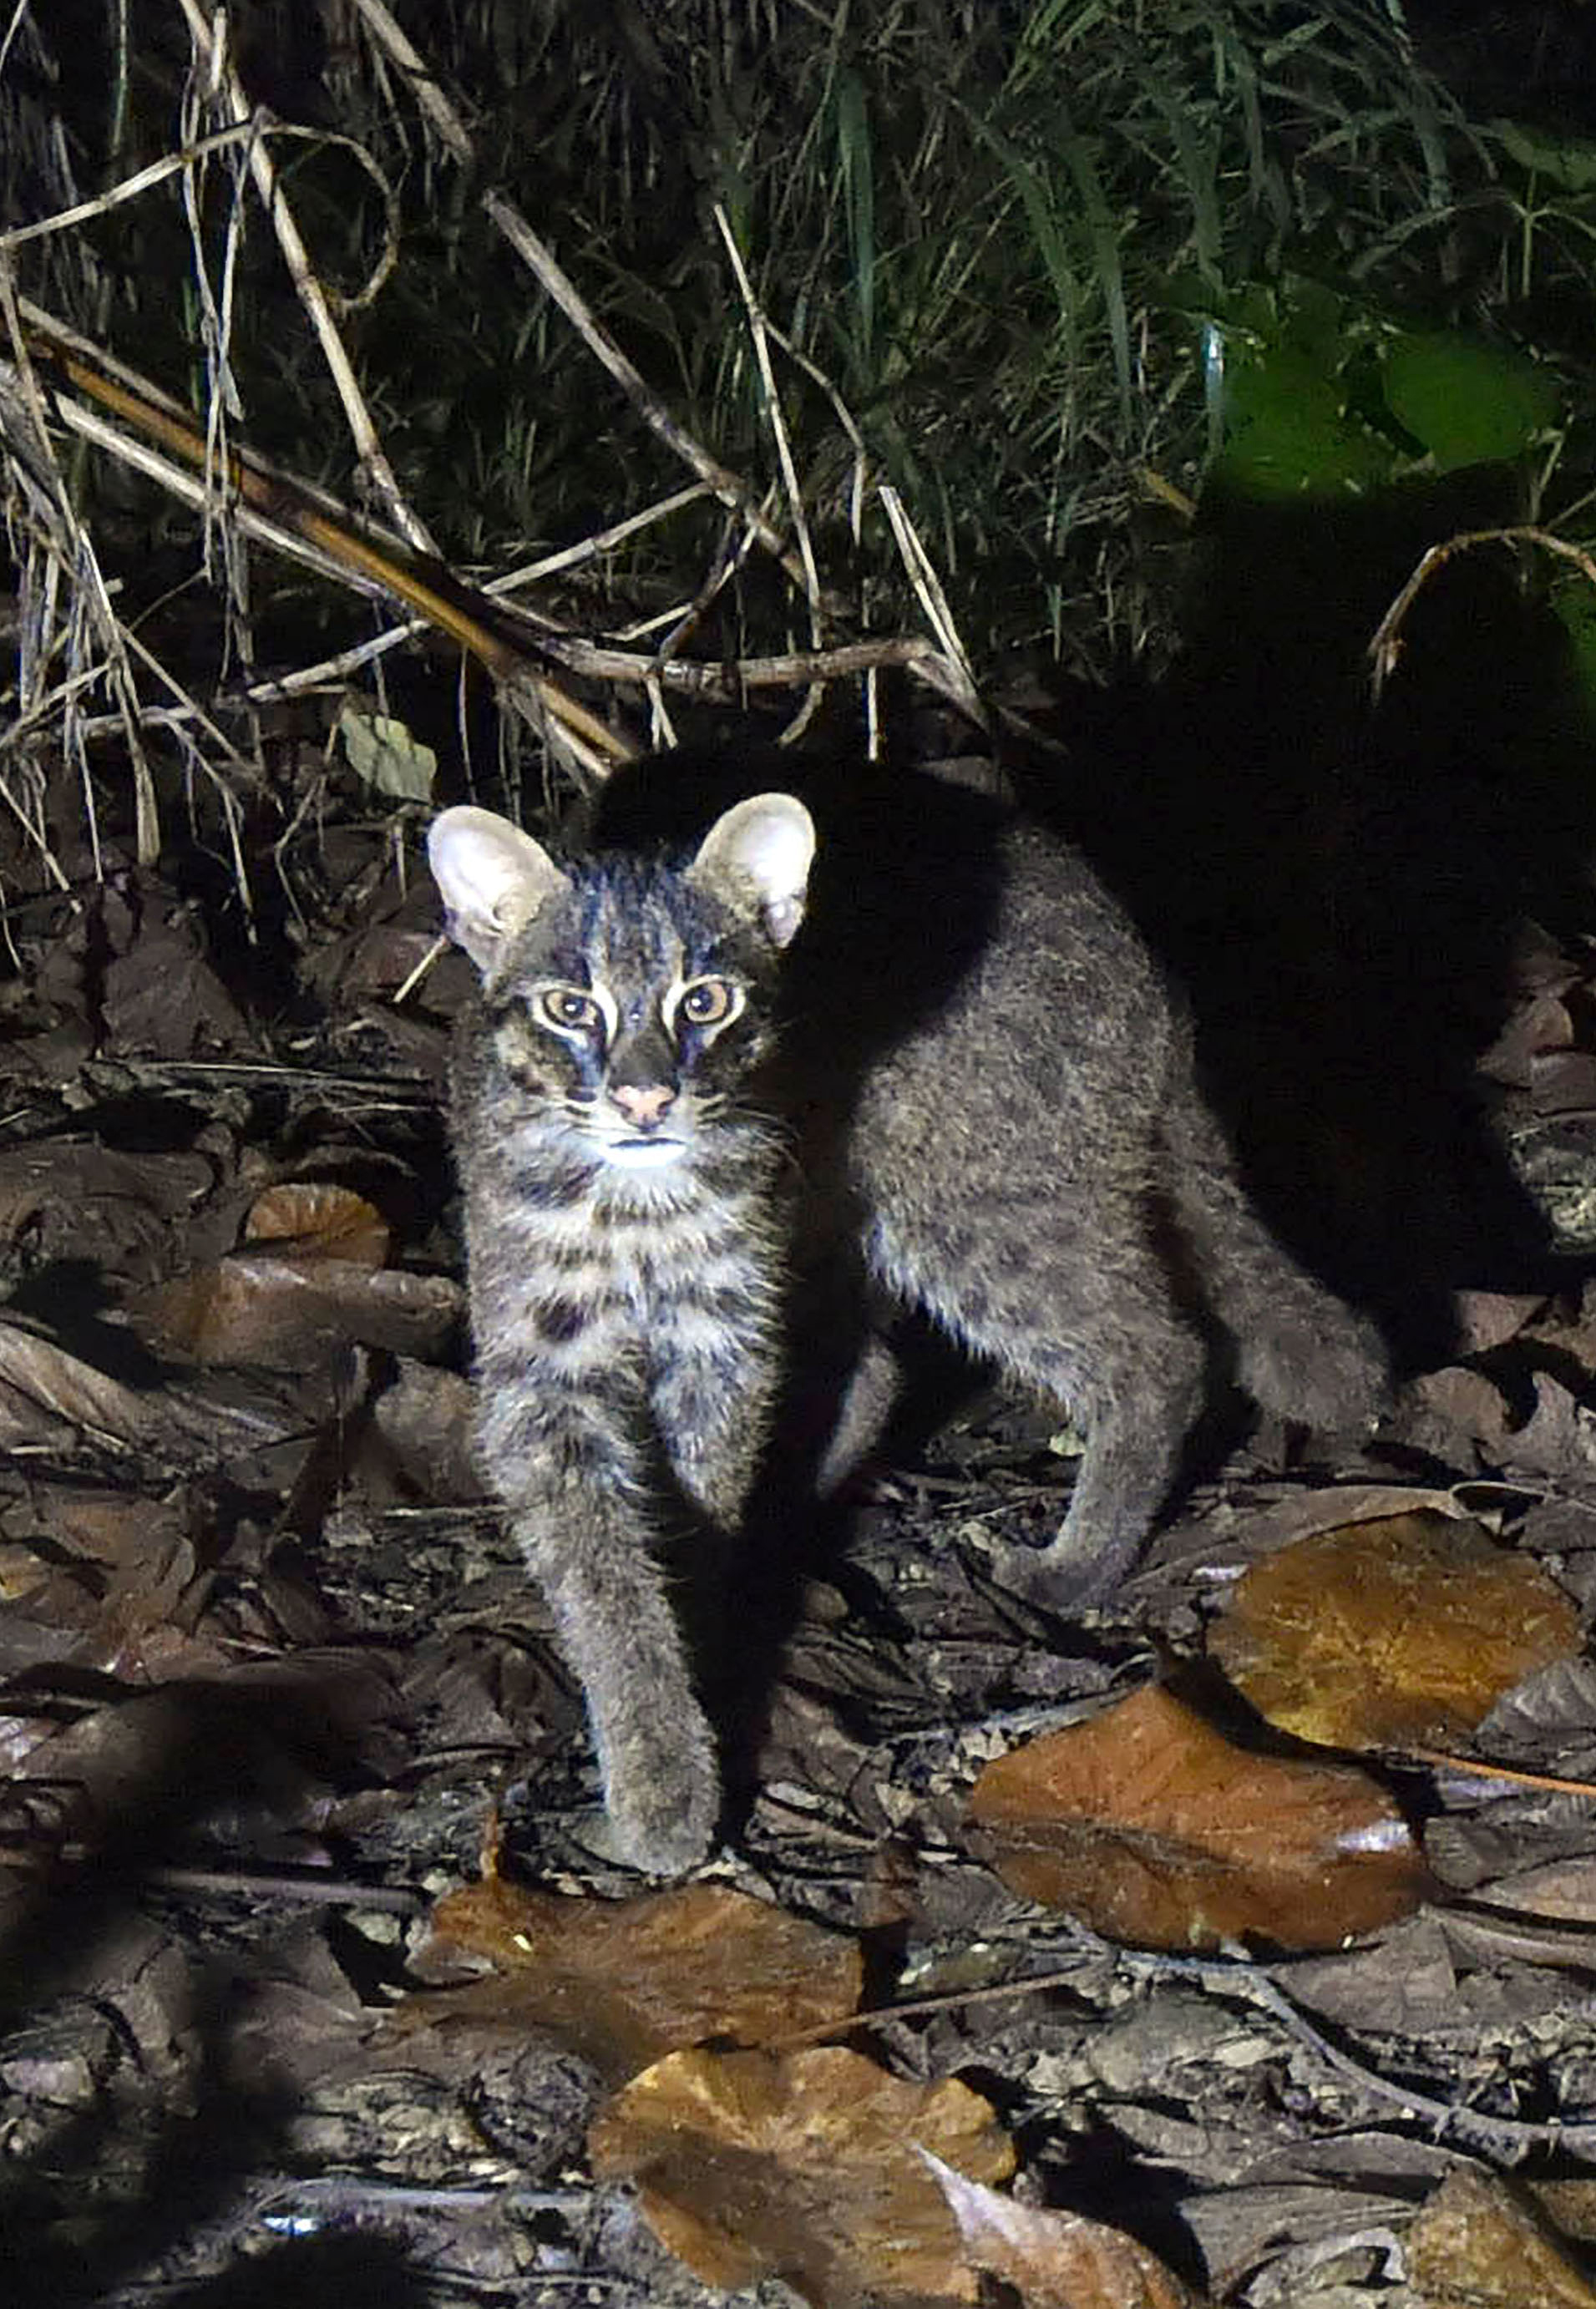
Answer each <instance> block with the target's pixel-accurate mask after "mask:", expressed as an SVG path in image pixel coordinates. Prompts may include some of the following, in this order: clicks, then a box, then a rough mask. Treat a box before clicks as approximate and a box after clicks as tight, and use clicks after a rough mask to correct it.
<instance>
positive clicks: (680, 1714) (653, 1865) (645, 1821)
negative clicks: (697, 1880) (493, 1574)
mask: <svg viewBox="0 0 1596 2309" xmlns="http://www.w3.org/2000/svg"><path fill="white" fill-rule="evenodd" d="M519 1379H520V1383H519V1385H518V1386H517V1387H516V1388H509V1387H507V1385H506V1384H505V1383H504V1380H503V1379H502V1377H501V1378H500V1379H499V1383H498V1384H497V1385H496V1384H494V1383H493V1381H492V1375H491V1374H490V1373H489V1372H487V1371H484V1373H483V1382H484V1384H483V1391H482V1399H483V1405H484V1409H483V1414H482V1417H481V1424H480V1428H479V1445H480V1448H481V1454H482V1457H483V1459H484V1461H485V1463H486V1465H487V1466H488V1469H489V1471H490V1474H491V1475H492V1478H493V1481H494V1484H495V1487H496V1488H497V1490H498V1492H499V1496H500V1498H501V1499H502V1500H504V1503H505V1506H506V1508H507V1510H508V1512H509V1515H510V1518H511V1521H512V1524H513V1527H514V1530H515V1535H516V1540H517V1542H518V1543H519V1544H520V1547H521V1550H522V1552H523V1554H524V1555H525V1559H526V1563H527V1568H528V1569H529V1570H530V1571H531V1572H532V1575H533V1578H535V1579H536V1581H537V1582H538V1585H539V1586H540V1587H542V1590H543V1593H544V1595H545V1596H547V1598H548V1601H549V1606H550V1609H551V1612H552V1613H553V1616H554V1625H555V1631H556V1634H557V1636H558V1638H559V1645H560V1648H561V1650H562V1651H563V1652H564V1654H565V1656H566V1658H567V1659H568V1662H569V1664H570V1665H571V1667H572V1669H573V1670H574V1672H575V1673H576V1675H577V1680H578V1681H579V1682H580V1683H581V1686H582V1692H583V1697H584V1699H585V1701H586V1705H587V1716H588V1722H589V1724H590V1725H591V1728H592V1732H593V1740H594V1749H595V1751H596V1752H597V1756H598V1764H599V1771H600V1774H601V1777H602V1778H603V1791H604V1805H605V1810H606V1812H607V1813H608V1815H609V1829H610V1835H609V1837H608V1838H607V1842H608V1844H609V1846H610V1848H611V1849H612V1851H613V1853H614V1854H615V1855H616V1856H617V1857H618V1858H620V1859H623V1860H625V1861H627V1862H629V1864H631V1865H632V1866H633V1867H635V1868H642V1869H646V1870H647V1871H648V1872H650V1873H652V1874H655V1875H662V1876H665V1875H679V1874H681V1872H682V1871H683V1870H684V1869H687V1868H690V1867H691V1866H693V1864H695V1863H696V1862H697V1861H699V1860H701V1859H702V1858H703V1857H704V1855H705V1853H706V1852H707V1849H708V1847H709V1844H710V1841H711V1839H712V1838H713V1836H714V1833H715V1827H716V1820H717V1819H718V1817H719V1813H720V1807H721V1786H720V1772H719V1768H718V1763H717V1760H716V1743H715V1737H714V1734H712V1732H711V1730H710V1728H709V1725H708V1722H707V1718H706V1717H705V1714H704V1710H703V1708H702V1707H701V1706H700V1704H699V1701H698V1694H697V1692H696V1691H695V1690H694V1686H693V1679H692V1673H691V1670H690V1665H689V1659H688V1652H687V1647H686V1644H685V1642H684V1640H683V1638H682V1633H681V1628H680V1627H679V1625H678V1623H677V1620H676V1615H675V1613H674V1611H673V1610H672V1604H671V1601H670V1595H669V1589H668V1583H667V1576H666V1574H665V1572H664V1570H663V1569H662V1567H661V1565H660V1563H659V1562H658V1561H657V1560H656V1557H655V1524H656V1520H657V1518H658V1512H659V1508H658V1502H657V1500H655V1497H654V1495H653V1492H652V1488H651V1486H650V1484H649V1483H648V1482H647V1479H646V1464H647V1463H646V1453H645V1450H644V1449H643V1446H642V1443H641V1440H640V1430H641V1426H642V1420H643V1406H642V1403H641V1399H640V1392H641V1391H640V1388H638V1385H637V1383H636V1381H635V1380H633V1381H631V1383H630V1385H629V1387H627V1388H621V1387H619V1386H616V1385H615V1384H614V1383H613V1382H612V1384H611V1385H609V1386H600V1385H596V1384H594V1379H592V1378H591V1377H590V1378H589V1379H588V1381H587V1383H586V1384H585V1385H582V1386H571V1385H568V1384H566V1383H563V1382H562V1381H561V1380H560V1379H559V1377H558V1376H556V1375H555V1374H553V1373H551V1372H549V1371H542V1372H540V1373H538V1374H537V1378H536V1384H535V1387H529V1386H528V1384H527V1376H526V1373H525V1371H522V1372H521V1373H520V1374H519Z"/></svg>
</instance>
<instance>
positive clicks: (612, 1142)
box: [603, 1137, 687, 1171]
mask: <svg viewBox="0 0 1596 2309" xmlns="http://www.w3.org/2000/svg"><path fill="white" fill-rule="evenodd" d="M603 1153H604V1160H605V1162H606V1163H614V1165H615V1167H616V1168H617V1170H620V1171H658V1170H660V1169H662V1168H663V1167H664V1164H665V1163H679V1162H680V1161H681V1157H682V1156H683V1155H685V1154H686V1153H687V1141H686V1139H685V1138H659V1137H653V1138H611V1139H608V1140H606V1142H605V1145H604V1150H603Z"/></svg>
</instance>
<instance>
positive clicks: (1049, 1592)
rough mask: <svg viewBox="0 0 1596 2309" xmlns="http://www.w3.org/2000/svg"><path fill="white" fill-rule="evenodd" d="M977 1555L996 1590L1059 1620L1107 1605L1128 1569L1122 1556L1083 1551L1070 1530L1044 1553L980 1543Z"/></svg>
mask: <svg viewBox="0 0 1596 2309" xmlns="http://www.w3.org/2000/svg"><path fill="white" fill-rule="evenodd" d="M981 1552H982V1554H983V1555H984V1557H985V1558H986V1559H987V1562H988V1564H989V1567H990V1570H991V1576H992V1578H993V1579H994V1580H995V1581H996V1583H997V1585H998V1586H999V1587H1002V1588H1004V1589H1005V1590H1006V1591H1007V1592H1008V1594H1010V1595H1011V1596H1019V1599H1020V1601H1021V1602H1022V1603H1026V1604H1035V1605H1036V1607H1037V1610H1038V1611H1042V1612H1051V1613H1054V1615H1055V1616H1056V1617H1057V1618H1059V1619H1063V1620H1068V1619H1073V1618H1075V1617H1077V1616H1078V1615H1079V1614H1080V1613H1082V1612H1087V1611H1090V1610H1092V1609H1093V1608H1094V1607H1095V1606H1097V1605H1098V1604H1104V1603H1106V1602H1107V1600H1108V1598H1109V1597H1110V1596H1112V1595H1113V1593H1114V1590H1115V1588H1116V1587H1118V1585H1119V1583H1120V1581H1121V1579H1122V1578H1123V1577H1124V1575H1125V1572H1126V1571H1127V1570H1129V1569H1130V1561H1133V1560H1134V1559H1133V1557H1132V1559H1131V1560H1130V1561H1127V1560H1126V1559H1125V1557H1124V1556H1123V1554H1115V1553H1111V1552H1098V1553H1097V1554H1094V1553H1093V1552H1092V1551H1091V1550H1090V1549H1089V1548H1085V1547H1083V1546H1082V1545H1081V1544H1080V1538H1079V1536H1078V1535H1076V1534H1074V1533H1072V1532H1071V1530H1070V1529H1069V1527H1068V1526H1065V1528H1064V1529H1063V1531H1061V1532H1060V1534H1059V1535H1058V1536H1057V1538H1056V1539H1054V1540H1052V1541H1050V1542H1049V1544H1047V1545H1046V1546H1045V1547H1027V1546H1025V1545H1023V1544H1020V1543H1019V1542H1016V1541H1012V1540H993V1541H987V1542H984V1543H983V1545H982V1550H981Z"/></svg>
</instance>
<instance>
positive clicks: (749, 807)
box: [428, 793, 815, 1171]
mask: <svg viewBox="0 0 1596 2309" xmlns="http://www.w3.org/2000/svg"><path fill="white" fill-rule="evenodd" d="M814 845H815V833H814V825H813V821H812V820H811V817H810V815H809V812H808V811H807V810H806V809H804V807H803V804H802V802H801V801H797V800H794V797H793V796H792V795H791V794H784V793H768V794H756V795H754V796H752V797H751V798H750V800H746V801H741V802H739V803H737V805H736V806H735V808H734V809H729V810H727V811H726V812H725V814H724V817H719V818H717V819H716V822H715V824H714V825H713V826H711V827H710V829H709V831H708V833H707V835H705V837H704V839H703V841H702V842H701V843H699V845H698V851H697V852H696V853H695V854H694V855H693V857H692V858H691V859H690V860H689V861H688V862H687V863H686V864H685V865H677V866H670V865H659V864H650V863H643V862H639V861H638V860H634V859H630V858H626V857H623V856H620V855H613V856H606V855H603V854H601V855H599V856H597V857H594V858H590V859H583V860H577V861H576V862H575V863H574V864H570V865H559V864H557V863H556V862H555V860H553V859H552V858H551V856H550V855H549V853H548V852H547V851H546V850H545V849H544V848H543V847H542V843H538V842H536V841H534V840H533V837H532V835H529V834H525V833H524V832H523V831H522V830H521V828H520V827H518V826H512V825H511V824H510V822H509V821H508V819H507V818H503V817H495V816H494V815H493V814H492V812H490V811H489V810H483V809H447V810H445V811H444V812H443V814H442V815H441V817H438V818H437V819H435V821H434V823H433V826H432V830H431V833H430V835H429V840H428V854H429V859H430V861H431V866H432V873H433V877H434V879H435V880H436V881H437V884H438V889H439V892H440V893H441V895H442V897H443V902H444V908H445V913H446V918H447V926H448V931H449V935H450V937H451V938H453V939H454V940H455V944H456V945H458V946H460V947H464V951H465V952H466V953H467V954H468V955H469V956H471V958H472V960H473V962H474V963H475V964H476V966H477V968H478V970H479V971H480V972H481V979H482V1002H483V1012H484V1016H485V1020H486V1025H487V1028H488V1032H489V1033H490V1037H491V1041H492V1048H493V1051H494V1054H495V1056H496V1057H497V1059H498V1060H499V1064H500V1065H501V1067H502V1068H503V1069H504V1071H505V1073H506V1074H507V1076H508V1077H509V1079H510V1080H511V1081H512V1082H513V1083H514V1084H515V1085H516V1087H517V1088H518V1089H520V1090H521V1091H522V1092H524V1093H525V1094H527V1095H528V1096H529V1097H531V1098H532V1099H533V1100H534V1101H536V1102H540V1103H544V1104H546V1105H547V1107H548V1108H549V1109H550V1111H551V1114H554V1115H557V1116H558V1117H559V1120H560V1122H561V1124H562V1126H563V1128H564V1129H565V1130H566V1132H567V1134H568V1137H570V1139H571V1140H572V1142H573V1146H574V1147H575V1146H580V1147H581V1149H582V1150H583V1151H585V1153H587V1154H588V1155H592V1156H596V1157H597V1158H598V1159H599V1160H600V1161H602V1162H603V1163H604V1164H606V1165H607V1166H611V1167H612V1168H614V1169H617V1170H621V1171H628V1170H630V1171H639V1170H664V1169H666V1168H668V1167H670V1166H672V1165H673V1164H675V1163H679V1162H681V1159H682V1158H683V1157H684V1156H686V1155H690V1154H691V1153H692V1152H694V1151H695V1149H697V1148H698V1147H700V1146H702V1144H703V1142H704V1133H705V1130H706V1128H707V1126H709V1125H711V1124H713V1122H714V1121H715V1120H716V1117H717V1116H718V1115H719V1114H720V1113H721V1112H723V1111H724V1108H725V1105H726V1103H727V1100H728V1098H729V1097H730V1096H731V1095H732V1094H734V1093H735V1091H736V1090H737V1089H738V1087H739V1086H740V1085H741V1084H742V1082H743V1081H744V1080H745V1079H746V1077H747V1076H748V1074H749V1072H750V1069H751V1068H753V1066H754V1065H756V1064H757V1062H758V1060H759V1058H760V1057H761V1056H762V1054H763V1052H764V1050H765V1049H766V1047H767V1045H768V1039H769V1032H770V1022H769V1011H768V1001H767V1000H766V999H764V997H765V996H766V993H767V990H768V985H769V982H770V980H771V978H772V977H773V975H774V973H775V969H776V963H777V961H778V960H779V957H780V954H781V950H782V948H783V947H785V946H787V945H788V944H789V943H790V941H791V940H792V938H794V935H795V934H796V932H797V930H798V927H799V924H800V923H801V922H802V919H803V907H804V899H805V895H806V892H807V889H808V883H809V869H810V864H811V860H812V858H813V855H814Z"/></svg>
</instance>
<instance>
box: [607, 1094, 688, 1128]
mask: <svg viewBox="0 0 1596 2309" xmlns="http://www.w3.org/2000/svg"><path fill="white" fill-rule="evenodd" d="M675 1098H676V1094H675V1092H674V1091H673V1090H672V1088H671V1086H670V1085H669V1083H647V1084H644V1085H639V1084H637V1083H616V1084H615V1085H612V1089H611V1092H610V1103H611V1104H612V1106H618V1107H619V1108H620V1111H621V1112H622V1114H624V1115H625V1117H626V1119H627V1120H628V1121H629V1122H635V1123H636V1124H637V1125H638V1129H640V1130H647V1129H652V1128H653V1126H654V1124H655V1123H656V1122H657V1121H658V1120H659V1119H660V1117H661V1115H662V1114H664V1111H665V1109H666V1108H667V1107H668V1106H671V1105H672V1104H673V1103H674V1102H675Z"/></svg>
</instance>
